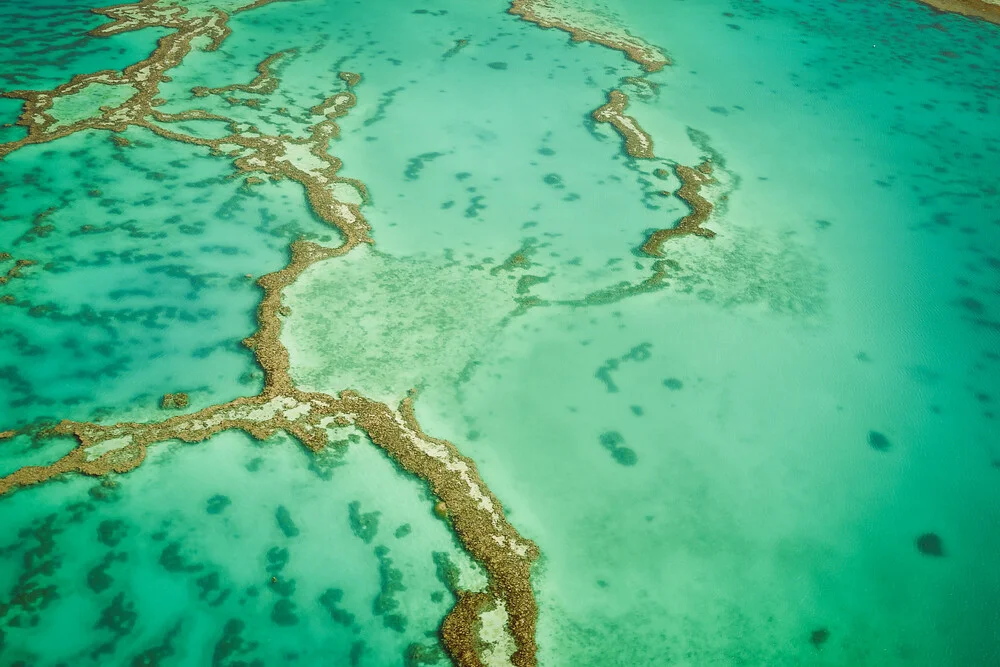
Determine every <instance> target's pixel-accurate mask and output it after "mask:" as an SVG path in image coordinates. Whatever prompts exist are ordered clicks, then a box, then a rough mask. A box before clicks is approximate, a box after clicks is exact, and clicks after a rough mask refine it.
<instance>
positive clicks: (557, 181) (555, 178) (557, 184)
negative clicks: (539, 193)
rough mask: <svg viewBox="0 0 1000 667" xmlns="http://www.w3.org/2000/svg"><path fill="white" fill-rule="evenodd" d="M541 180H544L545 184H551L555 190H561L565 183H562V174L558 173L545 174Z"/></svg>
mask: <svg viewBox="0 0 1000 667" xmlns="http://www.w3.org/2000/svg"><path fill="white" fill-rule="evenodd" d="M542 180H543V181H545V184H546V185H551V186H552V187H554V188H555V189H556V190H561V189H563V188H565V187H566V186H565V185H563V179H562V176H560V175H559V174H545V176H544V177H543V178H542Z"/></svg>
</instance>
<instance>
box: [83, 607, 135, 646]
mask: <svg viewBox="0 0 1000 667" xmlns="http://www.w3.org/2000/svg"><path fill="white" fill-rule="evenodd" d="M138 620H139V614H138V613H137V612H136V611H135V603H134V602H132V601H131V600H127V599H126V598H125V593H119V594H118V595H116V596H115V597H114V598H113V599H112V600H111V602H110V604H108V606H107V607H105V608H104V609H102V610H101V616H100V618H99V619H98V620H97V623H95V624H94V629H95V630H108V631H109V632H111V633H112V634H113V635H114V638H113V639H111V640H109V641H107V642H104V643H103V644H101V645H100V646H98V647H97V648H96V649H94V650H93V651H92V652H91V654H90V656H91V657H92V658H95V659H96V658H98V657H100V656H101V655H104V654H111V653H114V651H115V646H116V645H117V644H118V641H119V640H120V639H121V638H122V637H124V636H125V635H127V634H129V633H131V632H132V630H133V628H135V623H136V621H138Z"/></svg>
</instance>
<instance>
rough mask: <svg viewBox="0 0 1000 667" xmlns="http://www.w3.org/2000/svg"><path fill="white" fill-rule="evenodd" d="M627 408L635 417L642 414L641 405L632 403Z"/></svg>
mask: <svg viewBox="0 0 1000 667" xmlns="http://www.w3.org/2000/svg"><path fill="white" fill-rule="evenodd" d="M629 409H630V410H631V411H632V414H634V415H635V416H636V417H641V416H642V415H643V414H644V411H643V409H642V406H641V405H632V406H630V407H629Z"/></svg>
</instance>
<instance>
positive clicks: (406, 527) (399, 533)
mask: <svg viewBox="0 0 1000 667" xmlns="http://www.w3.org/2000/svg"><path fill="white" fill-rule="evenodd" d="M412 531H413V529H412V528H411V527H410V524H408V523H404V524H403V525H402V526H400V527H399V528H397V529H396V532H394V533H393V536H394V537H395V538H396V539H397V540H398V539H402V538H404V537H406V536H407V535H409V534H410V533H411V532H412Z"/></svg>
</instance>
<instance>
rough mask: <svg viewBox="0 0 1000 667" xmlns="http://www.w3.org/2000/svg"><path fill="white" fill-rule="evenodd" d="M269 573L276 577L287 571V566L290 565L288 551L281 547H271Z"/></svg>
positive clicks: (268, 552)
mask: <svg viewBox="0 0 1000 667" xmlns="http://www.w3.org/2000/svg"><path fill="white" fill-rule="evenodd" d="M266 558H267V567H266V569H267V571H268V573H270V574H272V575H276V574H278V573H279V572H281V571H282V570H283V569H285V565H287V564H288V558H289V554H288V549H283V548H281V547H271V548H270V549H268V550H267V555H266Z"/></svg>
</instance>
